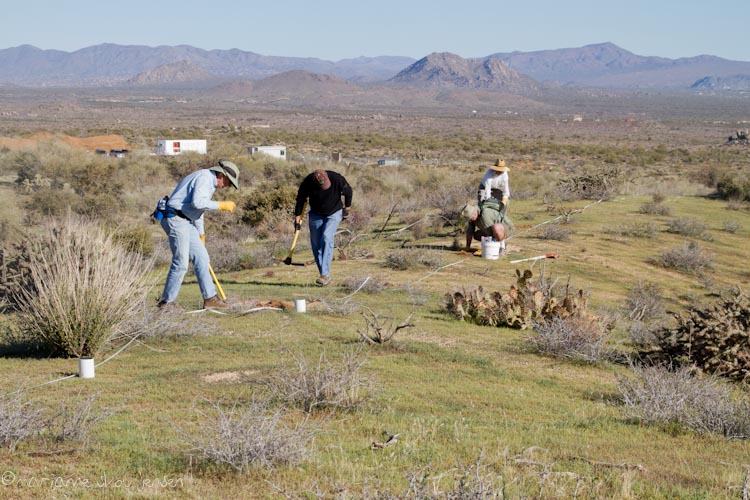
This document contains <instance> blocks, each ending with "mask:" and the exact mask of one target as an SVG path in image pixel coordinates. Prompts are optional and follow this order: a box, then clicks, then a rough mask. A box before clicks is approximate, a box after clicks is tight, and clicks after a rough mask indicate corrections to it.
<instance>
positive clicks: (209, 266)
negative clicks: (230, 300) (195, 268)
mask: <svg viewBox="0 0 750 500" xmlns="http://www.w3.org/2000/svg"><path fill="white" fill-rule="evenodd" d="M208 271H209V272H210V273H211V277H212V278H213V279H214V284H215V285H216V290H217V291H218V292H219V297H221V300H227V295H226V294H225V293H224V290H223V289H222V288H221V284H220V283H219V278H217V277H216V274H215V273H214V268H213V267H211V264H209V265H208Z"/></svg>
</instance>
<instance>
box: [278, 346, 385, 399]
mask: <svg viewBox="0 0 750 500" xmlns="http://www.w3.org/2000/svg"><path fill="white" fill-rule="evenodd" d="M366 362H367V356H366V355H365V353H364V352H363V351H359V352H347V353H345V354H344V356H343V357H342V358H341V359H340V360H334V361H332V360H329V359H328V356H327V355H326V353H325V352H323V353H322V354H321V355H320V356H319V357H318V360H317V362H315V361H312V360H310V359H308V358H306V357H305V356H304V355H303V354H292V362H291V363H288V364H286V365H284V366H282V367H281V368H280V369H279V371H278V373H277V374H276V375H275V376H273V378H272V379H271V382H270V383H269V386H270V388H271V393H272V394H273V395H274V397H275V398H277V399H279V400H281V401H284V402H286V403H289V404H292V405H294V406H298V407H300V408H302V410H304V411H305V412H308V413H310V412H312V411H313V410H317V409H323V408H332V409H338V410H352V409H355V408H357V407H358V406H360V405H362V404H363V403H365V402H366V401H367V400H368V399H369V395H370V391H371V389H372V380H371V379H370V378H369V377H367V376H366V375H365V374H364V373H362V367H363V366H364V365H365V363H366Z"/></svg>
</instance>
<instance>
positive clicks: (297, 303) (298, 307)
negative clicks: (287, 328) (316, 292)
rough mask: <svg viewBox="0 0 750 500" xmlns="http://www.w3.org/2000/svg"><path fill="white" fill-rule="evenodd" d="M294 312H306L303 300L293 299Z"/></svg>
mask: <svg viewBox="0 0 750 500" xmlns="http://www.w3.org/2000/svg"><path fill="white" fill-rule="evenodd" d="M294 310H295V311H297V312H298V313H303V312H305V311H307V304H305V299H294Z"/></svg>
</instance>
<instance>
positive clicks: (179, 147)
mask: <svg viewBox="0 0 750 500" xmlns="http://www.w3.org/2000/svg"><path fill="white" fill-rule="evenodd" d="M188 151H191V152H194V153H198V154H202V155H204V154H206V140H205V139H159V140H158V141H157V142H156V154H158V155H167V156H173V155H179V154H182V153H187V152H188Z"/></svg>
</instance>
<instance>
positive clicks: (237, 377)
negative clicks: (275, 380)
mask: <svg viewBox="0 0 750 500" xmlns="http://www.w3.org/2000/svg"><path fill="white" fill-rule="evenodd" d="M258 373H259V370H243V371H241V372H218V373H209V374H208V375H203V376H202V377H201V378H202V379H203V381H204V382H206V383H208V384H238V383H240V382H242V381H243V380H245V379H248V378H250V377H252V376H253V375H257V374H258Z"/></svg>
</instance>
